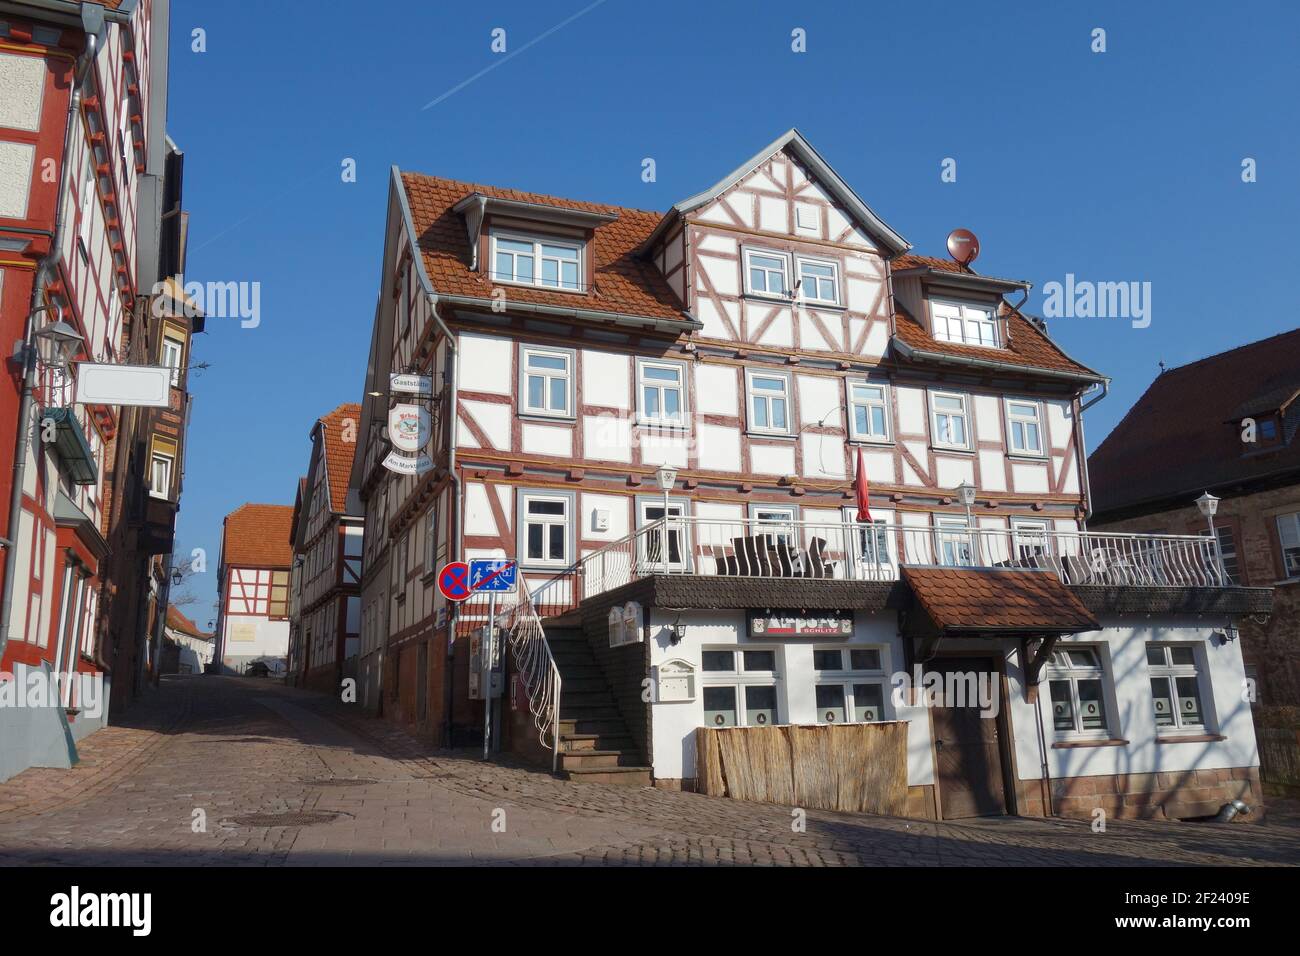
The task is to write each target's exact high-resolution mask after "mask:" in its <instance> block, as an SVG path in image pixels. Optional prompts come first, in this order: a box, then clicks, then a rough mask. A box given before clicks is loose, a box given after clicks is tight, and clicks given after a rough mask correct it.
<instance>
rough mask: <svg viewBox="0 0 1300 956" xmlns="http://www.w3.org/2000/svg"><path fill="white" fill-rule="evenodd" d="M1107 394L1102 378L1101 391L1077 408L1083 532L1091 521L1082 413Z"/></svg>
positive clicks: (1108, 391) (1108, 385) (1086, 447)
mask: <svg viewBox="0 0 1300 956" xmlns="http://www.w3.org/2000/svg"><path fill="white" fill-rule="evenodd" d="M1109 394H1110V379H1108V378H1103V379H1102V380H1101V391H1100V392H1099V393H1098V394H1097V395H1095V396H1093V397H1092V398H1090V399H1088V401H1086V402H1084V403H1083V404H1082V405H1080V406H1079V420H1078V422H1076V424H1077V426H1078V427H1077V428H1076V429H1075V430H1074V437H1075V440H1076V441H1077V442H1078V447H1077V448H1076V449H1075V453H1076V454H1077V455H1078V456H1079V460H1080V462H1082V464H1083V500H1084V501H1086V502H1087V507H1086V509H1085V510H1084V513H1083V530H1084V531H1087V530H1088V522H1089V521H1091V520H1092V476H1091V475H1090V474H1089V473H1088V443H1087V442H1086V441H1085V440H1084V435H1083V413H1084V412H1086V411H1087V410H1088V409H1090V408H1092V406H1094V405H1096V404H1097V403H1098V402H1100V401H1101V400H1102V399H1103V398H1105V397H1106V396H1107V395H1109Z"/></svg>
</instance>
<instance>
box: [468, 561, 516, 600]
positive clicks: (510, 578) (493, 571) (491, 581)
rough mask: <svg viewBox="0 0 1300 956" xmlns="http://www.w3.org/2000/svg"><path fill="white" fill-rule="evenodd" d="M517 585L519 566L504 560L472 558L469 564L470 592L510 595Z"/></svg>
mask: <svg viewBox="0 0 1300 956" xmlns="http://www.w3.org/2000/svg"><path fill="white" fill-rule="evenodd" d="M518 584H519V565H518V564H516V563H515V562H514V561H509V560H506V559H504V558H474V559H472V560H471V561H470V562H469V588H470V590H471V591H497V592H505V593H510V592H513V591H514V590H515V588H516V587H517V586H518Z"/></svg>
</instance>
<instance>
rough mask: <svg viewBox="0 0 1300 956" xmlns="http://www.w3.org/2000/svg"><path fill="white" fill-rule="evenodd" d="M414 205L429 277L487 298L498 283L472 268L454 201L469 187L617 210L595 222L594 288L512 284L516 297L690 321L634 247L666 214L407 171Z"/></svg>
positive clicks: (442, 286)
mask: <svg viewBox="0 0 1300 956" xmlns="http://www.w3.org/2000/svg"><path fill="white" fill-rule="evenodd" d="M402 184H403V186H404V187H405V188H406V196H407V200H408V202H409V203H410V207H411V218H412V219H413V220H414V224H415V232H416V235H417V236H418V237H419V244H420V251H421V252H422V253H423V256H424V267H425V270H426V271H427V272H428V273H429V281H430V282H432V283H433V288H434V290H435V291H437V292H441V293H444V294H448V295H464V296H473V297H477V298H488V297H489V296H491V294H492V289H493V283H492V282H491V281H490V279H489V278H488V276H487V273H486V271H485V270H484V269H483V268H482V266H483V263H480V264H479V265H480V269H479V271H477V272H472V271H470V267H469V266H470V249H469V237H468V235H467V234H466V231H465V220H464V219H463V217H462V216H461V214H460V213H457V212H452V207H453V206H455V205H456V204H457V203H458V202H460V201H461V200H462V199H464V198H465V197H466V196H469V195H470V194H471V193H476V192H477V193H482V194H483V195H484V196H488V197H490V198H495V199H513V200H516V201H518V202H530V203H540V204H542V205H547V206H558V207H561V208H564V209H579V210H583V211H585V212H594V213H602V214H606V215H615V216H617V217H618V218H617V219H615V220H614V221H613V222H608V223H605V224H603V225H600V226H597V227H596V230H595V234H594V238H593V244H592V252H593V256H594V262H595V265H594V270H593V271H594V272H595V275H594V276H593V277H592V279H593V280H594V288H593V289H592V290H591V291H590V292H589V293H587V294H585V295H579V294H577V293H572V292H550V291H547V290H545V289H532V288H525V287H521V286H515V285H511V286H508V289H509V294H510V297H511V298H512V299H515V300H516V301H519V302H530V303H535V304H538V305H554V306H560V307H561V308H565V309H574V308H586V309H591V310H593V311H599V312H618V313H622V314H626V315H633V316H646V317H649V318H656V319H677V320H680V321H681V322H682V323H683V326H685V324H686V322H685V318H684V316H683V313H682V304H681V303H680V302H679V301H678V299H677V296H676V295H675V294H674V293H673V291H672V289H671V288H669V286H668V283H667V282H666V281H665V280H664V278H663V276H662V275H660V274H659V270H658V269H656V268H655V267H654V265H653V264H652V263H650V262H648V261H646V260H644V259H641V258H638V257H637V256H635V255H634V254H633V253H634V251H635V250H636V248H637V247H638V246H639V245H640V244H641V243H642V242H643V241H644V240H645V239H646V238H647V237H648V236H649V235H650V233H651V232H653V231H654V228H655V226H656V225H658V224H659V221H660V220H661V219H662V218H663V214H662V213H657V212H647V211H645V210H642V209H626V208H623V207H620V206H606V205H602V204H600V203H591V202H581V201H579V200H574V199H559V198H557V197H554V196H545V195H541V194H539V193H526V192H521V191H519V190H517V189H502V188H499V187H496V186H482V185H479V184H476V183H462V182H457V181H456V180H453V179H442V178H440V177H437V176H424V175H421V174H419V173H408V172H404V173H402Z"/></svg>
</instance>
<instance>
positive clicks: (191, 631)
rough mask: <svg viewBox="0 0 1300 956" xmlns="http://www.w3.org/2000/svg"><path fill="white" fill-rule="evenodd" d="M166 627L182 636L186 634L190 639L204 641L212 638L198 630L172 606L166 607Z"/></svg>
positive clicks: (197, 627)
mask: <svg viewBox="0 0 1300 956" xmlns="http://www.w3.org/2000/svg"><path fill="white" fill-rule="evenodd" d="M167 626H168V627H170V628H171V629H172V630H173V631H180V632H181V633H182V634H188V635H190V636H191V637H201V638H203V639H204V640H210V639H211V638H212V635H211V634H210V633H208V632H207V631H201V630H199V626H198V625H197V624H195V623H194V622H193V621H191V620H190V619H189V618H188V617H186V616H185V615H184V614H183V613H181V611H180V609H179V608H177V607H176V606H175V605H174V604H168V605H167Z"/></svg>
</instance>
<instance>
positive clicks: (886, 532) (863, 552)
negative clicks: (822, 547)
mask: <svg viewBox="0 0 1300 956" xmlns="http://www.w3.org/2000/svg"><path fill="white" fill-rule="evenodd" d="M843 514H844V523H845V525H846V526H847V534H850V535H852V539H851V540H852V541H853V554H854V558H855V559H856V560H857V562H858V564H859V565H861V566H862V567H864V568H866V569H868V572H867V573H868V574H870V573H872V572H873V571H875V570H876V569H879V568H890V567H894V566H895V565H897V564H898V559H897V554H896V551H897V549H896V547H895V544H894V540H893V538H894V536H893V535H892V534H891V533H890V518H892V515H891V516H890V517H884V518H882V517H877V516H876V514H875V513H873V515H872V518H871V521H870V524H871V526H872V527H873V528H875V529H877V530H876V533H875V535H874V538H875V541H876V542H879V540H880V538H881V537H883V538H884V546H885V547H884V553H883V554H882V553H880V550H879V544H878V543H877V544H876V553H875V554H874V555H872V554H869V553H868V552H869V550H870V549H868V548H867V547H865V545H866V543H867V538H866V528H865V527H864V525H866V524H867V523H868V522H865V521H859V520H858V509H857V508H856V507H854V508H845V509H844V512H843ZM873 557H874V558H875V560H872V558H873Z"/></svg>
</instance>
